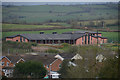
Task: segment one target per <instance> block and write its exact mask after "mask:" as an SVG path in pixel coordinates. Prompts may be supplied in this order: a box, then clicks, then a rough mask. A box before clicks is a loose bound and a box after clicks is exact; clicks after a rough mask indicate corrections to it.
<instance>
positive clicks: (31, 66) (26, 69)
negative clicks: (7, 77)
mask: <svg viewBox="0 0 120 80" xmlns="http://www.w3.org/2000/svg"><path fill="white" fill-rule="evenodd" d="M46 72H47V70H46V69H45V68H44V66H43V65H42V64H41V63H40V62H35V61H28V62H22V63H18V64H16V66H15V68H14V72H13V77H14V78H28V77H30V78H44V76H45V75H46Z"/></svg>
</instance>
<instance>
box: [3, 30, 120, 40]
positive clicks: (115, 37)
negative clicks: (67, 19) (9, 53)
mask: <svg viewBox="0 0 120 80" xmlns="http://www.w3.org/2000/svg"><path fill="white" fill-rule="evenodd" d="M80 30H81V29H55V30H45V31H43V32H45V33H52V32H54V31H56V32H57V33H62V32H67V31H80ZM25 33H35V34H39V33H40V31H15V32H3V34H2V37H3V38H4V37H6V36H11V35H15V34H25ZM101 33H102V36H103V37H107V38H108V42H112V41H114V42H118V41H119V39H118V38H119V37H118V32H101ZM119 33H120V32H119Z"/></svg>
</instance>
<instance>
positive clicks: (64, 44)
mask: <svg viewBox="0 0 120 80" xmlns="http://www.w3.org/2000/svg"><path fill="white" fill-rule="evenodd" d="M69 45H70V44H68V43H62V46H64V47H68V46H69Z"/></svg>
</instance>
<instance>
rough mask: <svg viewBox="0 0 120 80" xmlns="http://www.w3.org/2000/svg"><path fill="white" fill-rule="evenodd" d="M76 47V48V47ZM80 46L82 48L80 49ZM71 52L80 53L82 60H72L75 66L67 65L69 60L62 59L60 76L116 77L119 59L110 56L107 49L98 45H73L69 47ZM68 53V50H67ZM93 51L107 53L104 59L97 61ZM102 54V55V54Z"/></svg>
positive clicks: (117, 75)
mask: <svg viewBox="0 0 120 80" xmlns="http://www.w3.org/2000/svg"><path fill="white" fill-rule="evenodd" d="M76 48H77V49H76ZM81 48H82V49H81ZM69 50H70V51H72V52H71V54H72V53H78V54H80V55H81V56H82V57H83V59H82V60H72V62H73V63H75V64H76V65H77V66H72V65H71V66H68V64H69V61H70V60H64V61H63V63H62V68H61V69H60V71H59V73H60V74H61V77H62V78H118V77H119V72H118V68H119V67H118V65H119V63H120V62H119V59H118V58H116V57H110V56H109V53H110V51H108V50H103V49H100V48H99V47H95V46H94V47H93V46H89V47H87V46H86V47H85V46H84V47H74V48H72V49H71V48H70V49H69ZM68 53H69V54H70V52H68ZM82 53H83V54H82ZM95 53H104V54H108V55H107V56H106V58H107V59H106V60H105V61H103V62H97V61H96V59H95V57H96V54H95ZM104 54H103V55H104Z"/></svg>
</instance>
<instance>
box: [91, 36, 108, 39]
mask: <svg viewBox="0 0 120 80" xmlns="http://www.w3.org/2000/svg"><path fill="white" fill-rule="evenodd" d="M92 37H94V38H102V39H107V38H106V37H102V36H92Z"/></svg>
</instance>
